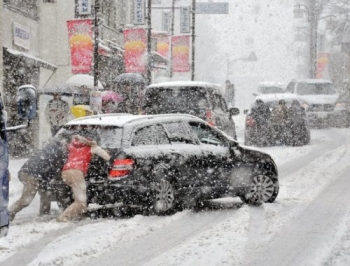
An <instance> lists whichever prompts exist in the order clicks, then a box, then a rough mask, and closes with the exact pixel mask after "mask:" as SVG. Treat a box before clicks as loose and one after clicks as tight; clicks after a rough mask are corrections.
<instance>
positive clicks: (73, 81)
mask: <svg viewBox="0 0 350 266" xmlns="http://www.w3.org/2000/svg"><path fill="white" fill-rule="evenodd" d="M66 84H67V85H72V86H75V87H81V86H86V87H88V88H89V89H93V88H94V77H93V76H90V75H87V74H77V75H74V76H72V77H70V78H69V79H68V80H67V82H66ZM97 87H98V88H99V89H100V90H103V86H102V83H101V82H100V81H98V82H97Z"/></svg>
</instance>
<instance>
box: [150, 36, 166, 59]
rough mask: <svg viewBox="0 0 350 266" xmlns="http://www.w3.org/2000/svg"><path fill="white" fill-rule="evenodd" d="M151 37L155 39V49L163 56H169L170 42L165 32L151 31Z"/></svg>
mask: <svg viewBox="0 0 350 266" xmlns="http://www.w3.org/2000/svg"><path fill="white" fill-rule="evenodd" d="M152 38H154V39H155V40H156V47H155V48H156V49H155V51H156V52H157V53H158V54H160V55H161V56H163V57H165V58H169V52H170V49H169V48H170V44H169V36H168V34H165V33H152Z"/></svg>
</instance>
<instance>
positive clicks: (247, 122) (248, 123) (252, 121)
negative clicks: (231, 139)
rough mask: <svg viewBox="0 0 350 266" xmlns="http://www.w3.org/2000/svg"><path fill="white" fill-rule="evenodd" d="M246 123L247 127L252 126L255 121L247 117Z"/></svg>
mask: <svg viewBox="0 0 350 266" xmlns="http://www.w3.org/2000/svg"><path fill="white" fill-rule="evenodd" d="M246 124H247V126H248V127H253V126H255V124H256V121H255V120H254V119H253V118H251V117H248V118H247V121H246Z"/></svg>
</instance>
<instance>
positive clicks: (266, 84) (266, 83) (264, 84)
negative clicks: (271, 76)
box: [259, 81, 286, 89]
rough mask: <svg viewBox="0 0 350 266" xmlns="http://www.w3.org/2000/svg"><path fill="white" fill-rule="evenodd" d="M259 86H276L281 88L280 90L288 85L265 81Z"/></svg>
mask: <svg viewBox="0 0 350 266" xmlns="http://www.w3.org/2000/svg"><path fill="white" fill-rule="evenodd" d="M259 86H261V87H262V86H264V87H265V86H266V87H268V86H276V87H280V88H282V89H283V88H284V87H286V83H283V82H279V81H263V82H260V83H259Z"/></svg>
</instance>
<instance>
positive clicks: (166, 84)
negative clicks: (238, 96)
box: [146, 81, 223, 93]
mask: <svg viewBox="0 0 350 266" xmlns="http://www.w3.org/2000/svg"><path fill="white" fill-rule="evenodd" d="M176 87H202V88H210V89H213V90H214V92H218V93H221V92H222V91H223V87H222V86H221V85H220V84H215V83H210V82H204V81H168V82H161V83H155V84H152V85H150V86H148V87H147V88H146V89H148V88H176Z"/></svg>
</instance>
